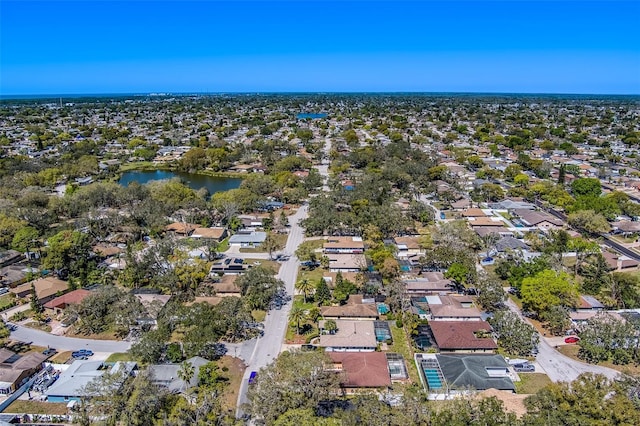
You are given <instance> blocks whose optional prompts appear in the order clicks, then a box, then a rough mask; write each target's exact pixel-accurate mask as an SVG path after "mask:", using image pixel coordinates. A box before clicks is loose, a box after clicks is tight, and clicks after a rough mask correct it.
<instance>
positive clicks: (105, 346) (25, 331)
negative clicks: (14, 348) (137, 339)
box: [11, 325, 131, 352]
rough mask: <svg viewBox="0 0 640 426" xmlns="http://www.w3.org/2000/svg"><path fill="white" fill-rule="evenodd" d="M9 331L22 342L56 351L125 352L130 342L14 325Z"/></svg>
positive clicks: (12, 336)
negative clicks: (83, 336)
mask: <svg viewBox="0 0 640 426" xmlns="http://www.w3.org/2000/svg"><path fill="white" fill-rule="evenodd" d="M16 327H17V328H16V330H15V331H12V332H11V338H12V339H15V340H20V341H23V342H33V344H34V345H38V346H49V347H52V348H56V349H57V350H58V351H73V350H76V349H91V350H92V351H94V352H126V351H128V350H129V348H130V347H131V342H123V341H121V340H94V339H79V338H76V337H65V336H56V335H53V334H49V333H47V332H44V331H40V330H34V329H33V328H29V327H23V326H20V325H16Z"/></svg>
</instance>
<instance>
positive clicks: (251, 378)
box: [249, 371, 258, 385]
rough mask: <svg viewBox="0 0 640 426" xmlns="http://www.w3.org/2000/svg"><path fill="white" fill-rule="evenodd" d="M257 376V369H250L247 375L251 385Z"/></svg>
mask: <svg viewBox="0 0 640 426" xmlns="http://www.w3.org/2000/svg"><path fill="white" fill-rule="evenodd" d="M257 377H258V372H257V371H252V372H251V374H250V375H249V384H250V385H252V384H254V383H255V382H256V379H257Z"/></svg>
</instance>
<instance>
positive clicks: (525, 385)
mask: <svg viewBox="0 0 640 426" xmlns="http://www.w3.org/2000/svg"><path fill="white" fill-rule="evenodd" d="M518 376H520V381H519V382H514V383H515V385H516V393H523V394H534V393H536V392H538V391H539V390H540V389H542V388H543V387H545V386H547V385H548V384H551V379H549V376H547V375H546V374H544V373H518Z"/></svg>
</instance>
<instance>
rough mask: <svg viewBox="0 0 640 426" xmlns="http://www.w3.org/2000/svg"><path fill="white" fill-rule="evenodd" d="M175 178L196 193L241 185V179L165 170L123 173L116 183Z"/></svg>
mask: <svg viewBox="0 0 640 426" xmlns="http://www.w3.org/2000/svg"><path fill="white" fill-rule="evenodd" d="M176 177H177V178H180V179H181V180H182V181H183V182H184V183H185V184H186V185H187V186H189V188H192V189H195V190H196V191H197V190H198V189H200V188H207V190H208V191H209V194H215V193H216V192H220V191H228V190H229V189H235V188H238V187H239V186H240V183H242V179H239V178H230V177H220V176H207V175H199V174H195V173H184V172H172V171H167V170H150V171H142V170H134V171H130V172H125V173H123V174H122V176H121V177H120V180H119V181H118V183H119V184H120V185H122V186H127V185H129V184H130V183H131V182H138V183H139V184H141V185H143V184H145V183H147V182H151V181H152V180H164V179H173V178H176Z"/></svg>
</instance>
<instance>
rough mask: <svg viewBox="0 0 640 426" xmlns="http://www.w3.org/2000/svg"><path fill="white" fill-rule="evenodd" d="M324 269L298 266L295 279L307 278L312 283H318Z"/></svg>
mask: <svg viewBox="0 0 640 426" xmlns="http://www.w3.org/2000/svg"><path fill="white" fill-rule="evenodd" d="M325 271H326V270H325V269H323V268H315V269H313V270H309V269H302V268H299V269H298V279H297V280H296V282H298V281H300V280H303V279H307V280H309V281H310V282H312V283H313V284H314V285H315V284H318V282H319V281H320V278H322V275H323V274H324V273H325Z"/></svg>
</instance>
